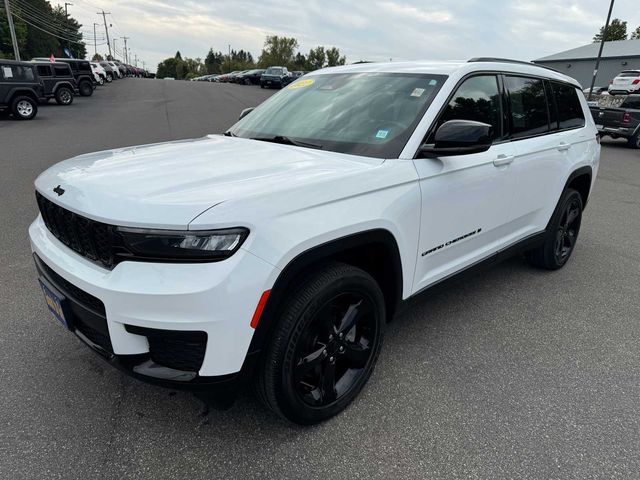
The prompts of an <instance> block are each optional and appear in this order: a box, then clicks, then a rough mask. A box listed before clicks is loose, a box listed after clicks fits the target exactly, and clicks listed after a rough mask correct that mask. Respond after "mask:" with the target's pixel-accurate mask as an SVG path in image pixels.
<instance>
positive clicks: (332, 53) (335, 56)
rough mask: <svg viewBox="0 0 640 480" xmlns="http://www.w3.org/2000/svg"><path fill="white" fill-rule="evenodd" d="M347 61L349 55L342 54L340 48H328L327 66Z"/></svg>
mask: <svg viewBox="0 0 640 480" xmlns="http://www.w3.org/2000/svg"><path fill="white" fill-rule="evenodd" d="M345 63H347V57H345V56H344V55H343V56H340V50H338V49H337V48H336V47H331V48H329V49H328V50H327V67H335V66H338V65H344V64H345Z"/></svg>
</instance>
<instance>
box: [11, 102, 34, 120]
mask: <svg viewBox="0 0 640 480" xmlns="http://www.w3.org/2000/svg"><path fill="white" fill-rule="evenodd" d="M11 113H13V117H14V118H16V119H17V120H31V119H32V118H33V117H35V116H36V114H37V113H38V104H37V102H36V101H35V100H34V99H33V98H31V97H26V96H19V97H16V98H14V99H13V101H12V102H11Z"/></svg>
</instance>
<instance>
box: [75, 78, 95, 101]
mask: <svg viewBox="0 0 640 480" xmlns="http://www.w3.org/2000/svg"><path fill="white" fill-rule="evenodd" d="M78 90H80V95H81V96H83V97H90V96H91V95H93V85H91V82H89V81H87V80H85V81H83V82H80V85H78Z"/></svg>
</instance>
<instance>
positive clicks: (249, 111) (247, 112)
mask: <svg viewBox="0 0 640 480" xmlns="http://www.w3.org/2000/svg"><path fill="white" fill-rule="evenodd" d="M255 108H256V107H251V108H245V109H244V110H242V111H241V112H240V118H238V120H242V119H243V118H244V117H246V116H247V115H249V114H250V113H251V112H253V110H254V109H255Z"/></svg>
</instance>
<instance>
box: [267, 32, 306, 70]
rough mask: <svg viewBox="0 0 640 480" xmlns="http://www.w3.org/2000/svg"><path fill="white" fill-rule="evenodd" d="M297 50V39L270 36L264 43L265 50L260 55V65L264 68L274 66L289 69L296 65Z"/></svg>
mask: <svg viewBox="0 0 640 480" xmlns="http://www.w3.org/2000/svg"><path fill="white" fill-rule="evenodd" d="M297 48H298V40H296V39H295V38H292V37H278V36H277V35H269V36H267V38H266V39H265V41H264V48H263V49H262V52H261V53H260V58H259V59H258V65H260V67H262V68H266V67H270V66H272V65H279V66H283V67H289V66H291V65H293V63H294V56H295V52H296V49H297Z"/></svg>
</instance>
